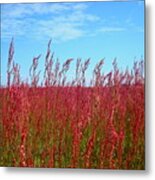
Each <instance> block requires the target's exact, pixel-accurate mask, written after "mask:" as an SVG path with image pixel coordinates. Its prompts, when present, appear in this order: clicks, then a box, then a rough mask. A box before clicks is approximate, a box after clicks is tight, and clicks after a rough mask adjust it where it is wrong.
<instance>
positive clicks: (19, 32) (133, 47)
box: [1, 0, 144, 84]
mask: <svg viewBox="0 0 155 180" xmlns="http://www.w3.org/2000/svg"><path fill="white" fill-rule="evenodd" d="M12 37H13V38H14V45H15V56H14V60H15V62H17V63H19V64H20V66H21V76H22V78H23V79H26V77H27V76H28V71H29V67H30V65H31V63H32V58H33V57H34V56H37V55H39V54H42V56H41V58H40V61H39V69H41V70H42V71H43V67H44V58H45V53H46V49H47V43H48V40H49V39H52V47H51V50H52V51H54V52H55V58H59V60H60V62H61V63H63V62H64V61H65V60H66V59H67V58H74V61H76V59H77V58H82V59H83V60H86V59H88V58H91V64H90V67H89V70H88V72H87V77H88V79H89V77H90V76H91V73H92V69H93V67H94V66H95V64H96V63H97V62H98V61H99V60H100V59H102V58H105V65H104V68H103V70H104V71H106V72H107V71H109V70H110V69H111V67H112V66H111V64H112V61H113V59H114V58H115V57H116V58H117V62H118V66H119V67H120V69H122V70H123V69H125V68H126V67H127V66H128V67H129V68H131V67H132V65H133V62H134V60H135V59H136V60H139V59H141V57H144V2H143V1H132V0H131V1H130V0H129V1H126V2H121V1H119V2H87V3H86V2H79V3H41V4H40V3H35V4H3V5H1V64H2V67H1V71H2V84H6V66H7V57H8V48H9V42H10V40H11V38H12ZM74 70H75V62H73V63H72V66H71V71H70V72H69V73H70V74H69V76H70V78H72V77H73V75H72V72H73V71H74Z"/></svg>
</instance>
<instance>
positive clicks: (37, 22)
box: [2, 3, 100, 41]
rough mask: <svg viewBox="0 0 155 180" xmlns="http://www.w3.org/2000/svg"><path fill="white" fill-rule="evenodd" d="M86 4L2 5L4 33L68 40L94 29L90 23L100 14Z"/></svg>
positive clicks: (7, 35)
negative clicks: (92, 12) (88, 25)
mask: <svg viewBox="0 0 155 180" xmlns="http://www.w3.org/2000/svg"><path fill="white" fill-rule="evenodd" d="M86 10H87V5H86V4H83V3H82V4H80V3H78V4H76V3H75V4H71V3H44V4H24V5H23V4H18V5H3V6H2V37H3V38H10V37H12V36H15V37H18V36H25V37H28V36H29V37H33V38H38V37H39V38H40V37H42V38H44V37H47V38H51V37H52V38H53V39H54V40H55V41H66V40H71V39H76V38H78V37H82V36H84V35H86V34H89V33H91V32H90V31H89V32H87V33H86V31H88V29H87V30H86V28H85V26H87V24H88V23H92V22H96V21H98V20H99V19H100V18H99V17H98V16H96V15H93V14H89V13H86Z"/></svg>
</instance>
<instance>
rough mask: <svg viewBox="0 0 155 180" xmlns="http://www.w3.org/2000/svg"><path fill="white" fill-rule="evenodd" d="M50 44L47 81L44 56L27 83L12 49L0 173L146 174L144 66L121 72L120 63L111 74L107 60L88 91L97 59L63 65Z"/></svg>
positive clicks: (1, 99) (0, 132)
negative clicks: (94, 170) (104, 171)
mask: <svg viewBox="0 0 155 180" xmlns="http://www.w3.org/2000/svg"><path fill="white" fill-rule="evenodd" d="M50 44H51V41H49V43H48V48H47V53H46V55H45V68H44V70H42V71H44V72H43V73H42V74H43V76H42V75H41V73H40V71H39V69H38V63H39V59H40V58H41V57H40V56H38V57H35V58H34V59H33V62H32V66H31V67H30V69H29V79H30V81H29V82H28V81H24V80H22V79H21V77H20V66H19V65H18V64H16V63H15V61H14V44H13V41H12V42H11V43H10V48H9V55H8V65H7V72H6V75H7V82H6V86H4V87H3V86H1V87H0V139H1V141H0V166H15V167H49V168H97V169H135V170H138V169H141V170H143V169H145V146H144V144H145V122H144V115H145V114H144V72H143V71H144V61H143V60H142V61H138V62H135V63H134V64H133V69H132V70H128V69H126V70H124V71H120V70H119V68H118V66H117V62H116V60H114V61H113V69H112V70H111V71H110V72H108V73H105V72H103V70H102V67H103V66H104V60H100V61H99V62H98V63H97V64H96V66H95V67H94V71H93V72H92V78H91V81H90V82H89V83H88V82H87V78H86V75H85V74H86V70H87V69H88V68H89V64H90V63H91V59H88V60H86V61H83V60H81V59H77V60H73V59H67V60H66V62H65V63H64V64H61V63H60V61H59V60H55V57H54V54H52V52H51V50H50ZM73 61H76V68H75V77H74V78H73V80H72V81H70V80H68V79H67V76H68V74H67V71H68V70H69V68H70V64H71V63H72V62H73Z"/></svg>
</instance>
